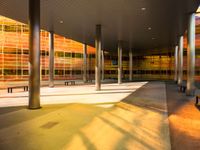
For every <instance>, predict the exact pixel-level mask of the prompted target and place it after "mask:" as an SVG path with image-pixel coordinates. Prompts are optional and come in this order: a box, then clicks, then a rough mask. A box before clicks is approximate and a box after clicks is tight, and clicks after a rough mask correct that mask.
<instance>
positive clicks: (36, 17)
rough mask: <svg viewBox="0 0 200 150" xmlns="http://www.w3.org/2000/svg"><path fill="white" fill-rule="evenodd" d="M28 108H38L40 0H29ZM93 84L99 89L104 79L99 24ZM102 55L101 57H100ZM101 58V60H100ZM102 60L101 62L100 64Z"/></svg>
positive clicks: (51, 54) (51, 69) (51, 77)
mask: <svg viewBox="0 0 200 150" xmlns="http://www.w3.org/2000/svg"><path fill="white" fill-rule="evenodd" d="M29 29H30V34H29V50H30V56H29V62H30V63H29V67H30V69H29V70H30V72H29V73H30V77H29V106H28V107H29V108H30V109H38V108H40V78H41V77H40V72H41V70H40V0H29ZM95 47H96V61H95V85H96V90H101V78H102V79H104V71H102V75H101V74H100V73H101V67H102V70H104V53H103V51H101V25H97V26H96V39H95ZM101 56H102V58H101ZM129 57H130V77H129V79H130V80H132V51H131V52H130V53H129ZM83 58H84V63H83V80H84V82H86V81H87V45H86V44H85V45H84V55H83ZM101 60H102V61H101ZM101 62H102V64H101ZM121 82H122V42H121V41H119V43H118V83H119V84H120V83H121ZM49 87H54V33H53V32H52V31H50V33H49Z"/></svg>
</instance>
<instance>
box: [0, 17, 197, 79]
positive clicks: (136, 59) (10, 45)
mask: <svg viewBox="0 0 200 150" xmlns="http://www.w3.org/2000/svg"><path fill="white" fill-rule="evenodd" d="M186 35H187V33H185V36H184V78H186V65H187V62H186V51H187V36H186ZM28 36H29V29H28V26H27V25H26V24H23V23H20V22H17V21H14V20H11V19H9V18H6V17H3V16H0V81H13V80H14V81H23V80H28V74H29V71H28V61H29V43H28V42H29V40H28ZM83 47H84V45H83V44H82V43H79V42H76V41H74V40H71V39H67V38H65V37H62V36H59V35H54V56H55V60H54V69H55V72H54V77H55V80H65V79H71V78H73V79H82V75H83ZM87 49H88V57H87V62H88V73H89V75H88V76H89V78H91V79H94V73H95V71H94V65H95V48H93V47H90V46H88V47H87ZM152 51H154V50H149V54H147V53H146V54H145V55H144V56H135V55H134V54H133V77H134V78H136V79H173V76H174V50H173V49H161V50H158V51H157V52H156V53H151V52H152ZM104 57H105V58H104V60H105V66H104V69H105V71H104V72H105V78H107V79H111V78H112V79H113V78H114V79H116V78H117V65H118V64H117V59H118V57H117V55H116V53H115V54H111V53H109V52H105V53H104ZM122 68H123V74H122V77H123V78H124V79H128V76H129V57H128V54H124V55H123V64H122ZM199 75H200V18H199V17H198V16H197V17H196V79H198V76H199ZM41 77H42V80H48V77H49V33H48V32H47V31H44V30H41Z"/></svg>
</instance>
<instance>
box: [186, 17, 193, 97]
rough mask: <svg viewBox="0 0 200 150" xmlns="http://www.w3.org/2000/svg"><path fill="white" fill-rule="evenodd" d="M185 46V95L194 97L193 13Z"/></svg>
mask: <svg viewBox="0 0 200 150" xmlns="http://www.w3.org/2000/svg"><path fill="white" fill-rule="evenodd" d="M187 39H188V46H187V90H186V95H188V96H194V94H195V85H194V76H195V13H193V14H191V15H190V17H189V24H188V38H187Z"/></svg>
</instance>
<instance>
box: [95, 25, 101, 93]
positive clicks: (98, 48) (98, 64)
mask: <svg viewBox="0 0 200 150" xmlns="http://www.w3.org/2000/svg"><path fill="white" fill-rule="evenodd" d="M95 47H96V59H95V85H96V90H97V91H100V90H101V80H100V78H101V77H100V76H101V74H100V72H101V68H100V67H101V25H96V39H95Z"/></svg>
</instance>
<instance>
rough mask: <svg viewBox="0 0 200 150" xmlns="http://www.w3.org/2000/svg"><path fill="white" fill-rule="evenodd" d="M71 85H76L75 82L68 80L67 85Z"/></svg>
mask: <svg viewBox="0 0 200 150" xmlns="http://www.w3.org/2000/svg"><path fill="white" fill-rule="evenodd" d="M69 83H71V85H75V80H66V81H65V85H69Z"/></svg>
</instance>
